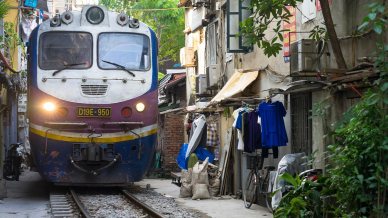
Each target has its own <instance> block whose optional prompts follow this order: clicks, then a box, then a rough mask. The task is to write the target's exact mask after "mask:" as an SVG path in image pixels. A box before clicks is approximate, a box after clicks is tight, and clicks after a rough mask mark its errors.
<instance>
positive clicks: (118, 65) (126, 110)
mask: <svg viewBox="0 0 388 218" xmlns="http://www.w3.org/2000/svg"><path fill="white" fill-rule="evenodd" d="M156 46H157V40H156V37H155V34H154V32H153V31H152V30H151V29H150V28H148V27H147V26H146V25H145V24H143V23H141V22H139V21H137V20H136V19H132V18H130V17H128V16H127V15H125V14H117V13H114V12H109V11H107V10H106V8H104V7H99V6H86V7H84V8H83V10H82V12H65V13H63V14H62V15H61V16H56V17H54V18H52V19H50V20H49V21H46V22H44V23H42V24H41V25H40V26H39V27H38V28H37V29H35V30H34V31H33V33H32V36H31V39H30V47H29V73H28V74H29V92H28V101H29V102H28V115H29V121H30V132H29V138H30V144H31V151H32V154H33V158H34V161H35V164H36V167H37V169H38V171H39V172H40V174H41V175H42V176H43V177H44V179H46V180H47V181H49V182H53V183H55V184H57V185H125V184H128V183H130V182H133V181H139V180H141V179H142V177H143V176H144V174H145V173H146V171H147V170H148V167H149V165H150V163H151V160H152V156H153V154H154V149H155V146H156V141H157V136H156V132H157V120H156V119H157V118H156V116H157V114H158V112H157V47H156Z"/></svg>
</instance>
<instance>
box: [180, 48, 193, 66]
mask: <svg viewBox="0 0 388 218" xmlns="http://www.w3.org/2000/svg"><path fill="white" fill-rule="evenodd" d="M180 61H181V66H182V67H195V66H197V64H196V62H197V58H196V57H195V53H194V48H193V47H184V48H181V50H180Z"/></svg>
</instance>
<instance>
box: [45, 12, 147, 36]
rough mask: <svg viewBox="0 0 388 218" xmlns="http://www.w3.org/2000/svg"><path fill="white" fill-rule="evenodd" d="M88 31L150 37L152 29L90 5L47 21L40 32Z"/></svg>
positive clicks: (128, 18) (129, 18) (126, 16)
mask: <svg viewBox="0 0 388 218" xmlns="http://www.w3.org/2000/svg"><path fill="white" fill-rule="evenodd" d="M47 31H88V32H109V31H111V32H135V33H143V34H146V35H149V33H150V31H152V29H150V28H149V26H148V25H146V24H145V23H143V22H141V21H139V20H137V19H136V18H133V17H129V16H128V15H126V14H124V13H117V12H113V11H109V10H108V9H107V8H106V7H104V6H95V5H88V6H84V7H83V9H82V11H66V12H64V13H62V14H57V15H56V16H54V17H53V18H51V19H49V20H46V21H45V22H43V23H42V24H41V25H40V27H39V32H47Z"/></svg>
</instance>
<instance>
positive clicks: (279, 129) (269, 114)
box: [258, 101, 288, 148]
mask: <svg viewBox="0 0 388 218" xmlns="http://www.w3.org/2000/svg"><path fill="white" fill-rule="evenodd" d="M286 113H287V112H286V109H285V108H284V106H283V104H282V103H281V102H279V101H276V102H273V103H271V102H263V103H261V104H260V105H259V108H258V115H259V116H260V118H261V142H262V147H263V148H272V147H278V146H286V145H287V143H288V137H287V132H286V128H285V125H284V119H283V117H284V116H286Z"/></svg>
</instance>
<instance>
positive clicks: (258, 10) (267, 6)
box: [240, 0, 302, 57]
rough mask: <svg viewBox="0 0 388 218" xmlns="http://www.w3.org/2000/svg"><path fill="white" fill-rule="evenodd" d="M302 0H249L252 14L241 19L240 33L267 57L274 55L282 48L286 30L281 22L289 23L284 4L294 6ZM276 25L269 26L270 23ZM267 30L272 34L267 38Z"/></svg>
mask: <svg viewBox="0 0 388 218" xmlns="http://www.w3.org/2000/svg"><path fill="white" fill-rule="evenodd" d="M298 2H302V0H251V10H252V11H253V14H252V16H250V17H249V18H248V19H246V20H245V21H243V22H242V23H241V24H240V26H241V34H242V35H243V36H244V38H245V39H246V42H247V43H248V44H252V45H253V44H256V45H257V46H258V47H259V48H262V49H263V51H264V54H265V55H267V56H268V57H271V56H276V55H277V54H278V53H279V52H280V51H281V50H282V47H283V45H282V43H281V42H280V43H279V40H280V41H282V40H283V32H285V31H288V30H284V29H283V28H282V24H283V22H287V23H289V19H290V17H291V16H292V15H291V13H290V11H288V10H287V8H286V5H289V6H293V7H296V4H297V3H298ZM272 23H275V24H276V25H275V26H274V27H273V28H272V29H270V28H271V26H272V25H271V24H272ZM267 30H269V31H272V32H273V33H274V36H273V37H272V38H267V35H268V34H266V33H267Z"/></svg>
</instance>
